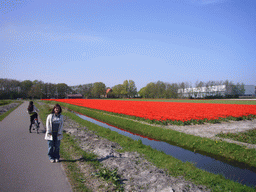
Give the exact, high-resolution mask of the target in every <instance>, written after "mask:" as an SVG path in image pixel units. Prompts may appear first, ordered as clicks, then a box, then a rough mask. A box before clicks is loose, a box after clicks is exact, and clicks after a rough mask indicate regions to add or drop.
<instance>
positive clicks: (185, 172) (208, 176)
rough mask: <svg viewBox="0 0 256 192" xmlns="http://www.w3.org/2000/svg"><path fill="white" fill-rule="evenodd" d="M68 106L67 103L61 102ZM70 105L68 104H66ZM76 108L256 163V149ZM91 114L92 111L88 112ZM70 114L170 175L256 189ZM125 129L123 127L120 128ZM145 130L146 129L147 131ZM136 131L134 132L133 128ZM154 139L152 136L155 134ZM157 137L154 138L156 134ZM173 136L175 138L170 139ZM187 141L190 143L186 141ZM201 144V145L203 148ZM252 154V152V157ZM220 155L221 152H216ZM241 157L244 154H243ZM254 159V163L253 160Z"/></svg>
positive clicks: (222, 187)
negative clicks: (201, 168)
mask: <svg viewBox="0 0 256 192" xmlns="http://www.w3.org/2000/svg"><path fill="white" fill-rule="evenodd" d="M61 105H62V106H64V104H63V103H62V104H61ZM65 106H66V105H65ZM69 107H70V108H72V109H73V110H74V109H75V111H78V112H80V113H90V115H92V114H94V118H96V119H100V120H106V119H108V120H110V121H109V122H108V123H110V122H111V123H110V124H112V125H113V124H115V126H116V125H119V127H120V125H122V128H124V127H125V129H127V127H128V128H129V129H130V130H131V128H132V127H133V128H134V129H133V130H135V131H136V130H139V131H136V132H137V133H139V134H143V135H149V136H154V135H152V134H157V133H160V134H159V135H158V136H157V137H159V138H160V140H163V141H166V140H169V141H171V142H170V143H176V144H177V145H180V146H183V147H185V148H186V147H187V148H190V149H193V150H198V149H200V150H201V151H202V152H207V151H208V150H209V149H210V151H211V150H212V151H213V152H212V153H213V154H214V152H216V153H217V154H218V156H220V157H222V158H223V157H224V158H227V157H225V155H223V154H225V153H227V154H229V156H230V160H232V159H237V158H238V157H239V156H240V155H243V156H244V158H243V157H242V158H240V160H241V161H246V162H247V163H252V164H254V163H255V160H252V161H250V159H255V157H256V153H255V150H249V149H248V150H245V148H244V147H241V146H238V145H235V144H230V143H226V142H219V141H212V140H210V139H205V138H200V137H195V136H191V135H187V134H184V133H179V132H176V131H172V130H163V129H160V128H157V127H152V126H149V125H143V124H141V123H135V122H133V121H131V120H123V119H121V118H119V117H111V116H109V115H106V114H104V113H95V111H90V110H88V109H85V108H82V107H77V106H69ZM87 115H88V114H87ZM67 116H69V117H70V118H72V119H74V120H76V121H77V122H79V123H80V124H81V125H83V126H86V127H87V128H88V129H90V130H93V131H95V132H96V133H97V135H99V136H102V137H105V138H107V139H108V140H110V141H113V142H117V143H118V144H119V145H121V146H122V147H123V151H137V152H139V153H140V154H143V155H145V157H146V158H147V159H148V160H149V161H151V162H153V163H154V164H155V165H156V166H157V167H159V168H162V169H165V170H166V171H167V172H169V174H170V175H172V176H175V177H178V176H183V177H185V178H186V179H187V180H191V181H193V182H194V183H195V184H200V185H205V186H207V187H209V188H211V189H212V190H213V191H255V189H253V188H250V187H247V186H244V185H241V184H239V183H237V182H233V181H231V180H228V179H225V178H224V177H223V176H221V175H215V174H212V173H209V172H206V171H203V170H200V169H198V168H196V167H195V166H194V165H193V164H192V163H188V162H186V163H183V162H182V161H180V160H178V159H176V158H174V157H172V156H169V155H166V154H165V153H163V152H159V151H157V150H154V149H152V148H151V147H149V146H145V145H143V144H142V142H141V141H140V140H139V141H134V140H132V139H130V138H128V137H125V136H122V135H120V134H118V133H116V132H114V131H111V130H109V129H106V128H103V127H100V126H98V125H95V124H93V123H90V122H88V121H85V120H83V119H81V118H79V117H77V116H76V115H75V114H72V113H67ZM120 128H121V127H120ZM144 129H145V130H144ZM132 132H134V131H132ZM151 138H152V137H151ZM153 138H154V137H153ZM170 138H171V139H170ZM184 141H186V143H185V142H184ZM200 146H201V147H200ZM250 155H252V156H251V157H252V158H251V157H250ZM215 156H217V155H215ZM240 157H241V156H240ZM253 162H254V163H253Z"/></svg>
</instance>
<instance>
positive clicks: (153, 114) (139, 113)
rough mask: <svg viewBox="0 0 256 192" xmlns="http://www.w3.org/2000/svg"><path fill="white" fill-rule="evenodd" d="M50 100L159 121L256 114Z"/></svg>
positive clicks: (224, 107)
mask: <svg viewBox="0 0 256 192" xmlns="http://www.w3.org/2000/svg"><path fill="white" fill-rule="evenodd" d="M49 100H51V101H57V102H63V103H68V104H72V105H77V106H82V107H87V108H91V109H98V110H103V111H108V112H113V113H118V114H124V115H129V116H136V117H140V118H144V119H150V120H156V121H166V120H170V121H175V120H176V121H183V122H185V121H190V120H204V119H207V120H215V119H219V118H227V117H245V116H249V115H256V105H242V104H212V103H181V102H157V101H127V100H100V99H49Z"/></svg>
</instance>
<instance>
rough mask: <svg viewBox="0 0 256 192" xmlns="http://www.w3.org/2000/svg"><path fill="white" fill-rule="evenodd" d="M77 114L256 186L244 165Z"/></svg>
mask: <svg viewBox="0 0 256 192" xmlns="http://www.w3.org/2000/svg"><path fill="white" fill-rule="evenodd" d="M75 114H76V115H77V116H78V117H80V118H82V119H84V120H86V121H90V122H92V123H94V124H97V125H99V126H102V127H104V128H108V129H110V130H112V131H115V132H117V133H119V134H121V135H124V136H127V137H130V138H132V139H133V140H141V141H142V143H143V144H144V145H147V146H151V147H152V148H153V149H156V150H158V151H163V152H164V153H165V154H167V155H170V156H173V157H175V158H176V159H179V160H181V161H183V162H186V161H188V162H191V163H193V164H194V165H195V166H196V167H197V168H199V169H203V170H205V171H208V172H211V173H214V174H221V175H223V176H224V177H225V178H227V179H230V180H233V181H237V182H239V183H241V184H244V185H247V186H250V187H254V186H256V173H255V172H253V171H251V170H249V169H248V168H240V167H243V165H242V164H241V166H234V165H230V164H228V163H225V162H222V161H219V160H216V159H214V158H212V157H209V156H206V155H202V154H199V153H197V152H192V151H190V150H187V149H183V148H181V147H178V146H175V145H171V144H169V143H166V142H163V141H158V140H155V139H152V138H148V137H145V136H142V135H139V134H135V133H132V132H129V131H126V130H123V129H120V128H117V127H114V126H112V125H109V124H107V123H104V122H101V121H98V120H95V119H93V118H91V117H88V116H85V115H82V114H79V113H75ZM233 164H234V163H233ZM235 164H236V165H238V164H239V163H235Z"/></svg>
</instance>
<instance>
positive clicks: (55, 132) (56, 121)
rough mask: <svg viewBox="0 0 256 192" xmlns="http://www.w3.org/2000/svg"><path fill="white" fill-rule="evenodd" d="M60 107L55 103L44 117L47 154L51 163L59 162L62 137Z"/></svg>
mask: <svg viewBox="0 0 256 192" xmlns="http://www.w3.org/2000/svg"><path fill="white" fill-rule="evenodd" d="M61 112H62V109H61V107H60V105H59V104H56V105H55V106H54V107H53V109H52V113H51V114H50V115H48V116H47V119H46V133H45V140H48V156H49V159H50V161H51V163H53V162H54V161H55V162H59V159H60V154H59V152H60V140H61V139H62V137H63V130H62V127H63V116H62V115H61Z"/></svg>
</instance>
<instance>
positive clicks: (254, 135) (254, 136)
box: [216, 125, 256, 144]
mask: <svg viewBox="0 0 256 192" xmlns="http://www.w3.org/2000/svg"><path fill="white" fill-rule="evenodd" d="M216 136H218V137H222V138H227V139H232V140H235V141H241V142H244V143H250V144H256V125H255V128H254V129H251V130H248V131H245V132H241V133H220V134H217V135H216Z"/></svg>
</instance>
